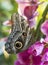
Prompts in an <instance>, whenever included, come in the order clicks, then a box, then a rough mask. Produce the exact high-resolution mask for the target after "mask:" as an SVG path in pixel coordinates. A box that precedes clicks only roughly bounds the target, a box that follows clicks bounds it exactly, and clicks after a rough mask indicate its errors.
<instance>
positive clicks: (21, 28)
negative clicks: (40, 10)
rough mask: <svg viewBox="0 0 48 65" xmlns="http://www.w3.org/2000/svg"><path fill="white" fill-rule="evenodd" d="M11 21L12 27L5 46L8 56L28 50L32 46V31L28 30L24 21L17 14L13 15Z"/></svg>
mask: <svg viewBox="0 0 48 65" xmlns="http://www.w3.org/2000/svg"><path fill="white" fill-rule="evenodd" d="M11 20H12V22H13V25H12V27H11V28H12V29H11V33H10V35H9V37H8V39H7V42H6V44H5V50H6V51H7V52H8V53H9V54H12V53H14V54H16V53H19V52H22V51H24V50H26V49H28V48H29V47H30V46H31V45H32V39H33V37H32V29H30V28H29V26H28V25H27V23H26V20H25V19H24V18H23V17H22V16H20V15H19V14H16V13H14V14H13V15H12V17H11Z"/></svg>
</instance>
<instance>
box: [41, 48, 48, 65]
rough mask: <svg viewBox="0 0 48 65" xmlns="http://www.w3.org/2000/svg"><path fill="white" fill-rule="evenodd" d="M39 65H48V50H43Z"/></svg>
mask: <svg viewBox="0 0 48 65" xmlns="http://www.w3.org/2000/svg"><path fill="white" fill-rule="evenodd" d="M40 65H48V48H44V50H43V55H42V59H41V64H40Z"/></svg>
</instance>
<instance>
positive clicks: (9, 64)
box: [0, 0, 48, 65]
mask: <svg viewBox="0 0 48 65" xmlns="http://www.w3.org/2000/svg"><path fill="white" fill-rule="evenodd" d="M42 1H44V3H43V4H41V5H39V7H38V9H37V11H38V12H39V16H38V17H37V18H36V20H37V24H38V22H39V20H40V19H41V18H42V14H43V12H44V10H45V9H46V7H47V5H48V0H40V2H42ZM17 9H18V4H17V3H16V1H15V0H0V65H14V61H15V60H16V55H14V54H11V55H9V54H8V53H7V52H6V51H4V50H3V48H4V44H5V41H6V40H5V39H6V38H7V37H8V36H9V30H10V28H11V27H10V26H6V25H3V23H4V22H5V21H9V20H11V15H12V14H13V13H15V12H17ZM46 18H48V13H47V14H46Z"/></svg>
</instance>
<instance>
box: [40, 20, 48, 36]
mask: <svg viewBox="0 0 48 65" xmlns="http://www.w3.org/2000/svg"><path fill="white" fill-rule="evenodd" d="M41 32H42V33H43V34H44V35H46V36H48V20H45V22H44V23H42V25H41Z"/></svg>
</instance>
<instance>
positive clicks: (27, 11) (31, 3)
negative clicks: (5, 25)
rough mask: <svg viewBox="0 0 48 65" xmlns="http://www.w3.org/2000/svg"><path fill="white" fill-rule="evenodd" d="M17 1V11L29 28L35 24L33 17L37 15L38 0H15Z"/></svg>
mask: <svg viewBox="0 0 48 65" xmlns="http://www.w3.org/2000/svg"><path fill="white" fill-rule="evenodd" d="M16 1H17V3H18V13H19V14H20V15H21V16H23V17H24V18H25V19H26V20H27V22H28V25H29V27H30V28H33V27H34V26H35V17H36V16H37V15H38V13H36V10H37V8H38V5H39V4H38V0H16Z"/></svg>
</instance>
